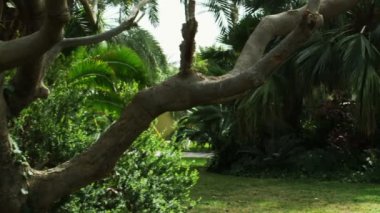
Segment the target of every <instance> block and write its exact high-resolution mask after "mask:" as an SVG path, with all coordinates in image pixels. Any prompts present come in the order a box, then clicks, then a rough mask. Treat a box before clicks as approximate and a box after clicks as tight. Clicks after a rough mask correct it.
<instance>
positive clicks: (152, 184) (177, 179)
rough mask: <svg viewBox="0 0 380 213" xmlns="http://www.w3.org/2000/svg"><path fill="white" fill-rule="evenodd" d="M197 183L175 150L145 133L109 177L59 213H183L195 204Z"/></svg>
mask: <svg viewBox="0 0 380 213" xmlns="http://www.w3.org/2000/svg"><path fill="white" fill-rule="evenodd" d="M197 179H198V175H197V172H196V171H195V170H190V168H189V166H188V165H186V164H185V163H184V162H181V152H180V150H179V149H178V148H176V147H174V146H173V145H171V144H170V143H169V142H168V141H164V140H163V139H161V138H159V137H158V136H157V135H155V134H154V133H152V132H151V131H148V132H146V133H144V134H142V135H141V136H140V138H139V139H138V140H137V141H136V142H135V143H134V146H133V148H132V149H130V150H129V151H128V152H127V153H126V155H125V156H124V157H123V158H122V159H121V160H120V162H119V163H118V165H117V167H116V169H115V173H114V175H113V176H112V177H110V178H108V179H106V180H103V181H100V182H97V183H95V184H93V185H91V186H88V187H86V188H84V189H82V190H81V191H80V192H78V193H76V194H74V195H72V196H70V197H69V198H68V200H67V201H66V203H65V204H64V205H63V206H62V207H60V208H59V212H72V211H74V212H105V211H107V212H108V211H111V212H185V211H186V210H187V209H189V208H191V207H192V206H193V205H194V204H195V201H193V200H192V199H191V198H190V189H191V187H193V186H194V184H195V183H196V181H197Z"/></svg>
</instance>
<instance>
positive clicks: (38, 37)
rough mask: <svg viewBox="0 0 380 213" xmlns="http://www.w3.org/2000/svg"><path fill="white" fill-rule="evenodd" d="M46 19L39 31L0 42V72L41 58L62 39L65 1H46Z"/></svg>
mask: <svg viewBox="0 0 380 213" xmlns="http://www.w3.org/2000/svg"><path fill="white" fill-rule="evenodd" d="M45 6H46V15H45V16H46V17H45V21H44V25H43V26H42V28H41V30H39V31H38V32H36V33H33V34H31V35H29V36H25V37H21V38H18V39H14V40H10V41H0V56H1V57H0V70H2V71H4V70H7V69H10V68H13V67H16V66H18V65H20V64H23V63H24V62H25V61H27V60H32V59H35V58H39V57H41V56H42V55H43V54H44V53H45V52H46V51H47V50H49V49H50V48H51V47H52V46H54V45H55V44H56V43H57V42H59V41H60V40H61V39H62V32H63V26H64V24H65V23H66V22H67V21H68V19H69V14H68V8H67V4H66V0H46V1H45Z"/></svg>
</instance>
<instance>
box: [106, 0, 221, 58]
mask: <svg viewBox="0 0 380 213" xmlns="http://www.w3.org/2000/svg"><path fill="white" fill-rule="evenodd" d="M158 2H159V6H160V7H159V18H160V24H159V26H158V27H156V28H154V27H153V26H152V25H151V24H150V23H149V21H148V18H147V17H144V18H143V19H142V20H141V21H140V23H139V25H140V26H142V27H143V28H144V29H147V30H149V31H150V32H151V33H152V34H153V35H154V36H155V38H156V39H157V40H158V41H159V43H160V44H161V47H162V48H163V50H164V52H165V54H166V56H167V57H168V60H169V62H171V63H179V60H180V51H179V45H180V43H181V42H182V35H181V28H182V24H183V23H184V22H185V14H184V7H183V5H182V4H181V3H180V0H159V1H158ZM199 2H202V0H200V1H198V5H197V8H196V11H197V12H196V19H197V21H198V33H197V35H196V45H197V48H199V47H200V46H201V47H205V46H212V45H213V44H216V38H217V37H218V35H219V28H218V26H217V25H216V24H215V21H214V17H213V15H212V14H211V13H209V12H207V9H206V8H204V7H202V5H200V3H199ZM112 14H114V16H113V17H114V18H117V17H118V15H117V12H116V11H110V12H107V13H106V15H105V16H106V17H107V18H106V19H109V18H111V15H112ZM115 14H116V16H115Z"/></svg>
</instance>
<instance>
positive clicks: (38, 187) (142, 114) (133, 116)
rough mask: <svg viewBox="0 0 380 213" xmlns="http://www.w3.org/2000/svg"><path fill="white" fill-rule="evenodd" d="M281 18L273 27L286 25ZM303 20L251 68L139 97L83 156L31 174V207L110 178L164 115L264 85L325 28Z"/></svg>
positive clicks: (190, 79) (167, 84)
mask: <svg viewBox="0 0 380 213" xmlns="http://www.w3.org/2000/svg"><path fill="white" fill-rule="evenodd" d="M341 2H342V1H341ZM281 18H282V17H281ZM281 18H277V19H273V22H272V23H275V22H276V21H278V22H281V21H282V20H281ZM299 20H300V22H299V23H298V24H297V25H293V26H295V29H293V31H291V33H289V34H288V36H287V37H286V38H285V39H283V40H282V41H281V43H280V44H279V45H278V46H277V47H275V48H274V49H272V50H271V51H270V52H269V53H268V54H266V55H265V56H264V57H260V58H261V59H260V60H257V63H255V64H254V65H253V66H250V67H249V68H244V69H241V70H238V71H237V72H232V73H229V74H226V75H224V76H221V77H214V78H207V77H204V76H202V75H197V74H191V75H188V76H187V77H185V78H184V77H183V76H180V75H177V76H174V77H172V78H170V79H168V80H166V81H164V82H163V83H161V84H159V85H157V86H154V87H152V88H150V89H147V90H143V91H141V92H139V93H138V94H137V95H136V96H135V98H134V99H133V100H132V102H131V103H130V104H129V105H128V106H127V107H126V109H125V110H124V112H123V114H122V116H121V117H120V119H119V120H118V121H117V122H116V123H114V124H113V125H112V126H111V127H110V128H109V129H108V130H107V131H106V132H105V133H104V134H103V135H102V136H101V137H100V138H99V139H98V140H97V141H96V142H95V143H94V144H93V145H92V146H91V147H89V148H88V149H87V150H86V151H84V152H83V153H82V154H80V155H78V156H76V157H74V158H73V159H71V160H69V161H67V162H65V163H63V164H61V165H59V166H57V167H55V168H52V169H48V170H45V171H36V170H33V171H32V173H33V174H32V177H31V180H30V182H29V186H30V194H31V196H30V199H31V200H30V203H31V204H35V205H37V206H34V209H39V208H40V209H46V208H48V205H49V204H51V203H52V202H53V201H56V200H57V199H59V198H61V197H62V196H64V195H67V194H70V193H71V192H73V191H75V190H77V189H79V188H80V187H83V186H85V185H88V184H89V183H91V182H93V181H95V180H99V179H102V178H104V177H105V176H107V175H108V174H109V173H110V172H111V171H112V169H113V168H114V166H115V164H116V162H117V161H118V159H119V158H120V157H121V155H122V154H123V152H124V151H126V150H127V149H128V148H129V146H130V145H131V144H132V142H133V141H134V140H135V139H136V138H137V137H138V136H139V135H140V134H141V132H142V131H144V130H145V129H147V128H148V127H149V124H150V122H151V121H152V120H153V119H154V118H155V117H157V116H158V115H159V114H161V113H163V112H166V111H176V110H183V109H188V108H190V107H193V106H196V105H202V104H209V103H215V102H216V101H221V100H223V99H225V98H229V97H232V96H235V95H238V94H241V93H242V92H244V91H246V90H248V89H252V88H256V87H258V86H260V85H261V84H263V83H264V82H265V80H266V79H267V78H268V76H270V75H271V74H272V72H274V71H275V70H276V68H278V66H280V65H281V64H282V63H283V62H284V61H285V60H286V59H287V58H288V57H289V56H290V55H291V54H293V53H294V52H295V51H296V50H297V48H299V47H300V46H301V45H302V44H303V43H304V42H306V41H307V40H308V38H309V37H310V36H311V33H312V31H313V30H314V29H315V28H316V27H318V26H319V25H320V23H321V17H320V15H319V14H316V13H311V12H310V11H307V10H305V11H303V13H302V16H300V19H299ZM235 70H236V69H235Z"/></svg>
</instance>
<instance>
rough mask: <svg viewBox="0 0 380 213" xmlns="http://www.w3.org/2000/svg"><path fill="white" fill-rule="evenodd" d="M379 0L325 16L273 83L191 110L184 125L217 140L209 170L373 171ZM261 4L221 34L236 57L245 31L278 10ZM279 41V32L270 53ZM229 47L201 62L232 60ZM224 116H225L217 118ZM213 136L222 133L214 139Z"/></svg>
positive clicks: (205, 66)
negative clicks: (343, 12)
mask: <svg viewBox="0 0 380 213" xmlns="http://www.w3.org/2000/svg"><path fill="white" fill-rule="evenodd" d="M297 4H299V2H296V1H287V3H286V4H284V5H280V4H279V5H276V6H281V7H287V9H291V8H293V7H294V5H297ZM377 5H378V3H377V2H376V1H362V2H360V3H359V4H358V5H357V6H356V7H354V8H353V9H352V10H351V11H350V12H349V13H347V14H342V15H341V16H339V17H337V18H334V19H327V20H326V21H325V25H324V27H323V28H322V29H321V30H320V31H318V32H317V33H315V34H314V35H313V37H312V39H311V40H310V41H309V42H308V43H306V44H305V45H304V46H303V47H302V48H301V49H300V50H299V51H298V52H297V53H296V54H294V55H293V56H292V57H291V58H290V59H288V60H287V62H286V63H284V64H283V65H282V66H281V67H280V68H279V69H278V70H277V72H276V73H275V74H273V75H272V76H271V77H270V79H269V80H267V81H266V82H265V83H264V84H263V85H261V86H260V87H258V88H257V89H255V90H252V91H250V92H247V93H246V94H245V95H244V96H243V97H240V98H239V99H238V100H236V101H233V102H231V103H227V104H224V105H222V106H219V105H218V106H215V107H199V108H197V109H196V110H193V111H192V112H191V113H190V115H189V117H188V118H186V122H185V124H184V125H185V126H187V127H190V128H192V130H191V131H190V132H192V133H193V135H197V134H199V133H200V132H201V133H204V134H205V135H206V137H202V139H199V138H198V140H201V141H202V142H205V140H206V141H210V142H211V143H212V144H213V145H214V149H215V151H216V153H217V155H216V158H215V159H214V162H213V164H212V165H211V168H213V169H216V170H219V171H226V170H228V171H232V172H233V173H256V174H257V173H260V172H262V171H263V170H271V169H270V168H272V171H275V172H278V170H285V171H284V172H288V171H292V172H294V171H295V172H297V173H301V175H304V174H307V175H315V174H319V173H323V175H326V172H328V171H334V172H335V171H336V170H337V169H343V170H347V171H348V173H352V172H353V171H357V170H360V171H363V166H364V167H365V169H364V170H367V169H368V170H369V171H372V170H373V169H375V170H376V167H378V165H375V164H373V162H377V161H378V160H377V159H378V158H379V156H378V154H375V153H377V152H378V151H377V149H378V144H377V143H376V142H375V141H376V140H377V139H376V138H377V135H378V128H377V120H378V118H377V117H378V111H377V109H379V106H377V102H378V101H377V99H378V98H377V97H378V92H379V89H378V88H379V86H378V83H379V81H378V80H377V79H378V67H379V65H378V62H377V61H379V52H378V48H379V47H378V41H377V38H378V36H377V28H378V26H379V23H378V19H376V18H375V17H376V16H377V15H376V14H377V12H376V11H377V10H378V6H377ZM210 6H212V5H210ZM259 8H260V10H258V12H257V13H256V14H249V15H247V16H246V17H244V18H242V19H241V20H240V21H239V22H237V23H236V24H235V25H234V26H232V27H230V28H229V31H226V32H225V33H224V36H222V37H221V41H223V42H225V43H226V44H230V45H232V49H233V50H234V51H235V52H237V53H235V54H239V53H240V52H241V51H242V49H243V45H244V44H243V43H242V42H241V41H242V40H243V41H244V40H245V39H243V38H248V36H249V35H248V33H247V31H246V29H249V28H251V29H254V28H255V27H257V26H258V23H260V20H261V19H262V15H263V14H267V13H270V12H271V11H273V10H274V11H275V10H276V7H274V8H270V7H267V6H262V7H259ZM212 10H213V9H212ZM364 14H366V15H364ZM281 39H282V37H281V36H278V37H275V38H274V39H273V40H272V41H271V44H270V45H269V46H268V47H266V50H265V51H269V50H270V49H271V48H272V47H273V46H275V45H276V44H277V43H278V42H279V41H281ZM272 45H273V46H272ZM211 50H212V49H211ZM213 51H214V50H213ZM210 52H211V51H210ZM225 52H226V50H217V51H216V53H214V54H212V55H210V54H209V55H206V54H202V52H201V54H200V59H199V61H201V62H204V63H203V64H202V66H197V67H199V69H203V70H205V71H207V70H215V69H218V70H220V66H218V65H215V63H214V61H228V60H226V59H224V58H223V57H224V55H223V53H225ZM233 55H234V54H232V57H231V56H230V57H229V58H233ZM207 62H209V63H207ZM196 65H197V64H196ZM210 66H212V68H209V67H210ZM222 70H223V69H222ZM224 70H225V71H228V70H229V68H226V69H224ZM218 72H221V71H218ZM211 109H212V113H211V111H210V110H211ZM222 114H223V116H220V117H222V118H223V119H218V118H219V116H218V115H222ZM206 121H207V122H206ZM226 121H227V122H228V124H226V123H225V122H226ZM211 126H212V128H211ZM227 127H228V128H227ZM194 130H195V133H194ZM187 131H189V130H187ZM214 135H223V136H219V139H214ZM207 137H209V139H207ZM205 138H206V139H205ZM211 138H212V139H211ZM194 139H195V138H194ZM220 140H223V142H222V143H221V142H220ZM220 144H222V146H220ZM369 159H370V160H369Z"/></svg>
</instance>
